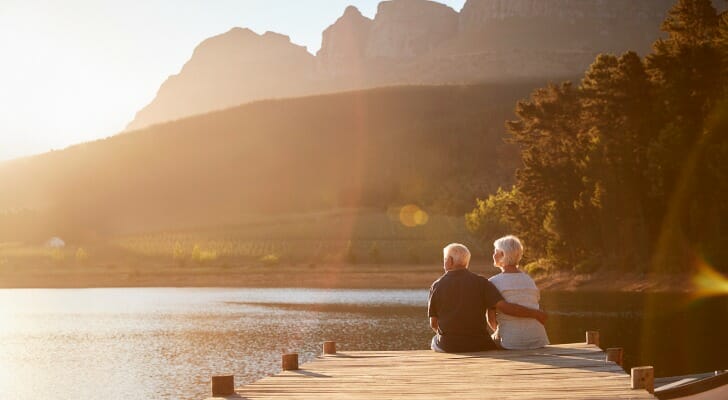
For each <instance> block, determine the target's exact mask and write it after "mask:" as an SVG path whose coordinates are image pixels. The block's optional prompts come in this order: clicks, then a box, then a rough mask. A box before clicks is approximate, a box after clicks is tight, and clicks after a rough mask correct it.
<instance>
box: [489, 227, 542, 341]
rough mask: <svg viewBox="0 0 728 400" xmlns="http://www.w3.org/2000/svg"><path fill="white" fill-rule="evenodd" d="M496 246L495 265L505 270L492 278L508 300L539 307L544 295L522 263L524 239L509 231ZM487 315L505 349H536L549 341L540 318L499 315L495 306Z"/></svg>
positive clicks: (494, 339)
mask: <svg viewBox="0 0 728 400" xmlns="http://www.w3.org/2000/svg"><path fill="white" fill-rule="evenodd" d="M493 247H494V248H495V249H494V251H493V265H494V266H495V267H497V268H500V270H501V273H500V274H498V275H495V276H493V277H491V278H490V279H489V281H490V282H491V283H493V285H495V287H496V288H498V291H500V292H501V294H502V295H503V297H504V298H505V300H506V301H507V302H509V303H515V304H519V305H521V306H524V307H528V308H532V309H536V310H538V309H539V305H538V302H539V300H540V297H541V295H540V293H539V290H538V288H537V287H536V283H535V282H534V281H533V279H531V277H530V276H528V274H526V273H525V272H523V271H521V269H520V268H519V267H518V263H519V262H520V261H521V257H522V256H523V245H522V244H521V241H520V240H519V239H518V238H517V237H515V236H513V235H508V236H504V237H502V238H500V239H498V240H496V241H495V242H494V243H493ZM487 318H488V325H490V327H491V329H493V331H494V332H495V333H493V336H492V337H493V341H495V343H496V344H498V345H499V346H500V347H502V348H504V349H536V348H539V347H543V346H546V345H547V344H549V339H548V336H546V330H545V329H544V326H543V325H542V324H540V323H539V322H538V321H536V320H533V319H529V318H519V317H514V316H511V315H507V314H503V313H498V314H497V315H496V310H495V309H489V310H488V313H487Z"/></svg>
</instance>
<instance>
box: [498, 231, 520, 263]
mask: <svg viewBox="0 0 728 400" xmlns="http://www.w3.org/2000/svg"><path fill="white" fill-rule="evenodd" d="M493 247H495V249H496V250H500V251H502V252H503V264H505V265H518V263H519V262H521V257H523V244H521V239H519V238H517V237H515V236H513V235H508V236H503V237H502V238H500V239H498V240H496V241H495V242H493Z"/></svg>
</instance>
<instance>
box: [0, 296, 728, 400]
mask: <svg viewBox="0 0 728 400" xmlns="http://www.w3.org/2000/svg"><path fill="white" fill-rule="evenodd" d="M426 302H427V291H426V290H321V289H192V288H180V289H174V288H139V289H132V288H129V289H6V290H0V399H38V398H54V399H77V398H124V399H179V398H183V399H186V398H189V399H203V398H205V397H206V396H207V395H208V393H209V379H210V376H211V375H216V374H228V373H233V374H235V379H236V384H244V383H249V382H253V381H255V380H258V379H260V378H261V377H263V376H266V375H270V374H274V373H277V372H278V371H280V355H281V354H282V353H285V352H298V353H299V356H300V358H301V362H306V361H309V360H311V359H313V358H314V357H315V356H316V355H318V354H320V351H321V350H320V349H321V343H322V342H323V341H324V340H335V341H336V342H337V346H338V348H339V349H340V350H342V351H346V350H402V349H425V348H427V347H428V344H429V340H430V338H431V332H430V330H429V327H428V323H427V318H426ZM542 305H543V306H544V308H545V309H546V310H547V311H549V312H550V315H551V317H550V319H549V322H548V324H547V327H546V328H547V331H548V333H549V336H550V338H551V341H552V342H553V343H567V342H579V341H583V340H584V331H586V330H590V329H596V330H599V331H600V332H601V342H602V343H601V344H602V347H603V348H605V347H611V346H621V347H624V348H625V357H626V359H625V362H626V365H625V367H631V366H633V365H653V366H655V369H656V370H655V372H656V375H657V376H668V375H679V374H688V373H696V372H706V371H712V370H716V369H726V368H728V351H727V350H726V349H725V345H724V342H725V340H726V338H728V300H727V299H726V298H725V297H723V298H712V299H702V300H691V299H688V298H685V297H683V296H676V295H644V294H625V293H544V294H543V300H542Z"/></svg>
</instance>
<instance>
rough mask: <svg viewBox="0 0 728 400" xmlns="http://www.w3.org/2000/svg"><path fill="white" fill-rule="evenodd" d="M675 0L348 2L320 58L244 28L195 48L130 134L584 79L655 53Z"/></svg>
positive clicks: (330, 30) (271, 35)
mask: <svg viewBox="0 0 728 400" xmlns="http://www.w3.org/2000/svg"><path fill="white" fill-rule="evenodd" d="M673 2H674V0H640V1H634V0H468V1H466V2H465V4H464V6H463V8H462V10H461V11H460V12H457V11H455V10H453V9H452V8H450V7H447V6H445V5H442V4H440V3H436V2H434V1H428V0H390V1H383V2H381V3H380V4H379V6H378V8H377V13H376V15H375V17H374V19H369V18H367V17H365V16H363V15H362V14H361V13H360V12H359V10H357V9H356V8H355V7H352V6H349V7H347V8H346V9H345V11H344V13H343V15H342V16H341V17H340V18H339V19H338V20H336V21H335V22H334V23H333V24H332V25H331V26H329V27H328V28H327V29H326V30H324V32H323V34H322V42H321V50H319V52H318V53H317V54H316V56H313V55H311V54H309V53H308V52H307V51H306V49H305V48H304V47H301V46H297V45H295V44H292V43H291V42H290V40H289V39H288V37H286V36H283V35H278V34H275V33H270V32H268V33H265V34H263V35H257V34H255V33H254V32H252V31H250V30H247V29H240V28H235V29H233V30H231V31H229V32H227V33H224V34H222V35H219V36H216V37H213V38H210V39H208V40H206V41H204V42H203V43H201V44H200V45H199V46H198V47H197V49H195V52H194V54H193V55H192V58H191V59H190V60H189V61H188V62H187V64H185V66H184V67H183V68H182V70H181V71H180V72H179V73H178V74H177V75H173V76H171V77H170V78H169V79H167V81H165V82H164V83H163V85H162V86H161V88H160V89H159V92H158V94H157V96H156V97H155V99H154V100H153V101H152V102H151V103H150V104H149V105H147V106H146V107H145V108H143V109H142V110H141V111H139V113H138V114H137V115H136V117H135V118H134V120H133V121H132V122H131V123H130V124H129V126H128V128H127V130H134V129H139V128H142V127H145V126H149V125H152V124H155V123H159V122H163V121H168V120H173V119H176V118H180V117H182V116H187V115H193V114H199V113H202V112H207V111H211V110H216V109H222V108H226V107H232V106H235V105H238V104H242V103H245V102H249V101H252V100H257V99H265V98H276V97H292V96H299V95H308V94H317V93H327V92H336V91H342V90H353V89H362V88H371V87H378V86H387V85H401V84H448V83H449V84H452V83H456V84H464V83H474V82H487V81H490V82H493V81H504V80H519V79H531V80H533V79H542V78H549V79H562V78H564V77H571V76H578V75H580V74H581V73H582V72H583V71H584V70H585V69H586V68H587V67H588V66H589V64H591V62H592V61H593V60H594V58H595V56H596V55H597V54H599V53H601V52H612V53H622V52H624V51H626V50H636V51H638V52H639V53H642V54H644V53H646V51H647V50H648V49H649V48H650V45H651V44H652V42H653V41H654V40H655V39H657V38H658V37H659V35H660V32H659V26H660V23H661V22H662V20H663V19H664V17H665V15H666V12H667V10H668V9H669V8H670V7H671V5H672V4H673Z"/></svg>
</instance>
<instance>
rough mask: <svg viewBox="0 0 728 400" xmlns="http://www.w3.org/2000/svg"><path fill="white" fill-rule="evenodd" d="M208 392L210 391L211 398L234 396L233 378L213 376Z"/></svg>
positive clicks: (231, 376)
mask: <svg viewBox="0 0 728 400" xmlns="http://www.w3.org/2000/svg"><path fill="white" fill-rule="evenodd" d="M210 390H211V391H212V397H217V396H228V395H231V394H235V376H233V375H220V376H213V377H212V379H210Z"/></svg>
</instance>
